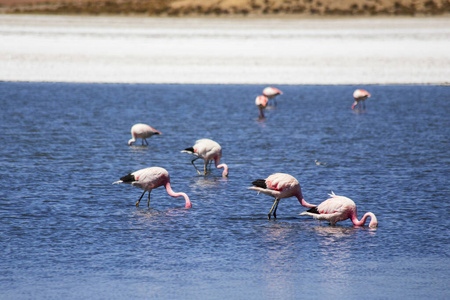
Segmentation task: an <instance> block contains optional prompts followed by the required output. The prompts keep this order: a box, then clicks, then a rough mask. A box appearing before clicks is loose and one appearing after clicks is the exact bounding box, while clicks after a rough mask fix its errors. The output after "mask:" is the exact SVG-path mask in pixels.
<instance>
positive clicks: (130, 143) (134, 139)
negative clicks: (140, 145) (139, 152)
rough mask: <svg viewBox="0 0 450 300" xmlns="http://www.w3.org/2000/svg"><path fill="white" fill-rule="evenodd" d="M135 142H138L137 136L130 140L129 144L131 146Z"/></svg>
mask: <svg viewBox="0 0 450 300" xmlns="http://www.w3.org/2000/svg"><path fill="white" fill-rule="evenodd" d="M134 142H136V138H135V137H134V136H133V138H132V139H130V140H129V141H128V145H129V146H131V145H133V143H134Z"/></svg>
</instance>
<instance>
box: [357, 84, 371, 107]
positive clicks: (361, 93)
mask: <svg viewBox="0 0 450 300" xmlns="http://www.w3.org/2000/svg"><path fill="white" fill-rule="evenodd" d="M370 96H371V95H370V93H369V92H368V91H366V90H362V89H357V90H355V91H354V92H353V98H354V99H355V102H353V105H352V109H355V107H356V105H358V104H359V105H358V107H359V109H360V110H361V103H362V105H363V109H366V104H365V102H364V101H365V100H366V99H367V98H370Z"/></svg>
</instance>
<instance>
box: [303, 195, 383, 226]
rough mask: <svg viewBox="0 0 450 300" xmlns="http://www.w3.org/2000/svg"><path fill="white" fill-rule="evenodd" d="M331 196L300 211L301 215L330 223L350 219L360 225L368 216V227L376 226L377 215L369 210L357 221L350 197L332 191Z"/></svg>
mask: <svg viewBox="0 0 450 300" xmlns="http://www.w3.org/2000/svg"><path fill="white" fill-rule="evenodd" d="M329 196H330V197H331V198H329V199H327V200H325V201H324V202H322V203H320V204H319V205H318V206H316V207H313V208H311V209H309V210H307V211H305V212H302V213H301V214H300V215H301V216H312V217H313V218H315V219H317V220H323V221H328V222H330V223H331V225H335V224H336V222H339V221H344V220H347V219H350V220H351V221H352V222H353V224H355V225H357V226H362V225H364V224H365V223H366V219H367V218H368V217H370V223H369V227H377V226H378V220H377V217H375V215H374V214H373V213H371V212H367V213H365V214H364V216H363V217H362V219H361V220H359V221H358V215H357V213H356V204H355V202H353V201H352V200H351V199H349V198H347V197H343V196H337V195H335V194H334V193H333V192H331V194H330V195H329Z"/></svg>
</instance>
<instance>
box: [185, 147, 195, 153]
mask: <svg viewBox="0 0 450 300" xmlns="http://www.w3.org/2000/svg"><path fill="white" fill-rule="evenodd" d="M184 151H189V152H192V153H194V152H195V151H194V147H189V148H186V149H184Z"/></svg>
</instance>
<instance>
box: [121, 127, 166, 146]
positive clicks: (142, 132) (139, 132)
mask: <svg viewBox="0 0 450 300" xmlns="http://www.w3.org/2000/svg"><path fill="white" fill-rule="evenodd" d="M155 134H162V133H161V132H160V131H158V130H156V129H155V128H153V127H150V126H148V125H147V124H135V125H133V127H131V137H132V138H131V139H130V140H129V141H128V145H129V146H131V145H133V143H134V142H136V139H142V145H144V141H145V143H146V144H147V145H148V142H147V138H150V137H152V135H155Z"/></svg>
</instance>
